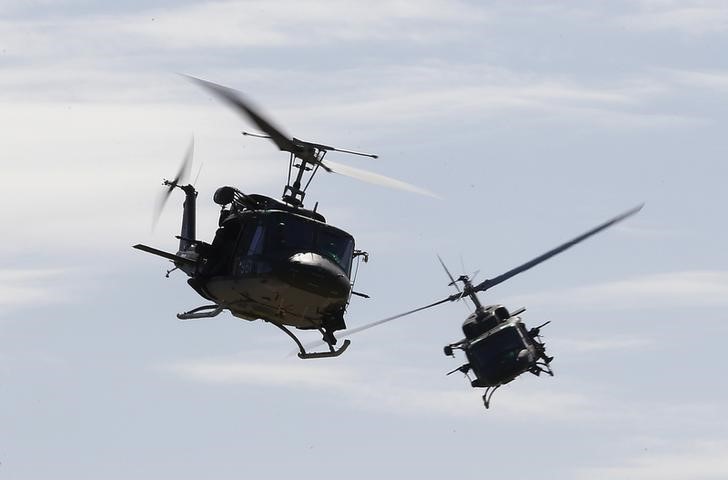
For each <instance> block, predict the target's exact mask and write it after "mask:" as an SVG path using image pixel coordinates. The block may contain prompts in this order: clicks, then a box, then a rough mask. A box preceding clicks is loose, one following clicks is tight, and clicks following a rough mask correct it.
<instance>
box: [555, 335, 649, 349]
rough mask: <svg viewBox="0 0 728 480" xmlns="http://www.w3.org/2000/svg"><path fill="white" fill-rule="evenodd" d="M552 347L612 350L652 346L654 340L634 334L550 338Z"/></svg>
mask: <svg viewBox="0 0 728 480" xmlns="http://www.w3.org/2000/svg"><path fill="white" fill-rule="evenodd" d="M549 343H551V344H552V346H553V349H554V350H555V351H559V352H562V353H563V352H569V351H571V352H576V353H590V352H605V351H613V350H635V349H646V348H650V347H652V346H654V341H653V340H651V339H648V338H635V337H634V336H613V337H604V336H600V337H595V338H563V337H562V338H558V339H557V338H555V339H553V340H550V341H549Z"/></svg>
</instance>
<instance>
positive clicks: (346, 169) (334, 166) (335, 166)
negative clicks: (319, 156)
mask: <svg viewBox="0 0 728 480" xmlns="http://www.w3.org/2000/svg"><path fill="white" fill-rule="evenodd" d="M324 162H326V165H328V166H329V167H330V168H331V170H332V171H333V172H334V173H338V174H340V175H344V176H347V177H352V178H356V179H357V180H361V181H363V182H367V183H373V184H374V185H381V186H384V187H389V188H395V189H397V190H404V191H406V192H412V193H418V194H420V195H426V196H428V197H433V198H440V199H441V198H442V197H440V196H439V195H437V194H436V193H433V192H431V191H429V190H427V189H424V188H421V187H418V186H416V185H412V184H411V183H407V182H403V181H402V180H397V179H395V178H391V177H387V176H386V175H382V174H379V173H374V172H370V171H367V170H362V169H360V168H354V167H350V166H348V165H342V164H341V163H335V162H332V161H330V160H324Z"/></svg>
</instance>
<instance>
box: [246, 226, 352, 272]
mask: <svg viewBox="0 0 728 480" xmlns="http://www.w3.org/2000/svg"><path fill="white" fill-rule="evenodd" d="M273 218H274V219H275V220H273V221H272V222H271V224H270V225H269V227H268V232H267V235H266V236H267V243H266V245H267V248H269V249H270V250H271V251H283V252H287V253H295V252H314V253H318V254H319V255H321V256H323V257H326V258H328V259H329V260H332V261H334V262H336V263H337V264H338V265H339V266H340V267H341V268H342V270H344V271H345V272H347V273H349V268H350V267H351V259H352V256H353V254H354V239H352V238H351V237H350V236H349V235H346V234H343V233H341V232H339V231H337V230H334V229H333V228H331V227H328V226H327V225H322V224H319V223H317V222H313V221H307V220H305V219H302V218H298V217H295V216H293V215H280V216H276V217H273ZM256 234H257V232H256ZM254 242H255V238H254V239H253V243H254Z"/></svg>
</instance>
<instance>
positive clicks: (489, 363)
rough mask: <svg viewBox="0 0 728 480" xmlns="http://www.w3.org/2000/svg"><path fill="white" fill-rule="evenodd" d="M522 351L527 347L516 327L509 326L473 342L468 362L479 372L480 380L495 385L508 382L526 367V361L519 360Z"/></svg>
mask: <svg viewBox="0 0 728 480" xmlns="http://www.w3.org/2000/svg"><path fill="white" fill-rule="evenodd" d="M524 349H527V345H526V343H525V341H524V338H523V336H522V335H521V334H520V332H519V331H518V325H509V326H507V327H505V328H502V329H500V330H499V331H497V332H495V333H492V334H491V335H488V336H486V337H485V338H483V339H481V340H478V341H477V342H475V343H474V344H473V348H472V349H471V351H470V362H471V364H472V366H473V368H474V369H475V370H476V371H477V372H479V375H478V376H479V377H480V378H483V379H487V380H488V382H489V383H490V384H491V385H497V384H498V383H501V382H506V381H508V380H510V379H511V378H512V377H513V376H514V375H517V374H518V373H520V372H521V371H523V370H524V369H525V368H526V367H527V364H528V361H527V360H526V361H525V362H524V360H525V359H523V358H519V353H520V352H521V351H522V350H524ZM483 386H487V385H483Z"/></svg>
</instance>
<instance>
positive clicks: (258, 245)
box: [248, 225, 264, 255]
mask: <svg viewBox="0 0 728 480" xmlns="http://www.w3.org/2000/svg"><path fill="white" fill-rule="evenodd" d="M263 234H264V230H263V225H258V226H257V227H256V229H255V233H254V234H253V239H252V240H251V241H250V248H248V255H260V254H261V253H263V236H264V235H263Z"/></svg>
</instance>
